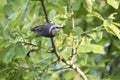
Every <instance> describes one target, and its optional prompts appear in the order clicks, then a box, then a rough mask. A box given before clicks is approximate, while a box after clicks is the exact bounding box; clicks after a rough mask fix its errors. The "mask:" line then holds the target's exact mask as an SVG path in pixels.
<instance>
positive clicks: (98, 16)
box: [87, 12, 104, 20]
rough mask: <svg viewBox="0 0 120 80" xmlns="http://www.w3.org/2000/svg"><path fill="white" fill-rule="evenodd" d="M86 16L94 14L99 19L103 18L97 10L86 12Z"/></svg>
mask: <svg viewBox="0 0 120 80" xmlns="http://www.w3.org/2000/svg"><path fill="white" fill-rule="evenodd" d="M87 16H95V17H97V18H98V19H100V20H104V18H103V17H102V16H101V15H100V14H99V13H97V12H91V13H88V14H87Z"/></svg>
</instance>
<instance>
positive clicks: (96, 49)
mask: <svg viewBox="0 0 120 80" xmlns="http://www.w3.org/2000/svg"><path fill="white" fill-rule="evenodd" d="M78 52H82V53H88V52H93V53H100V54H103V53H104V47H103V46H101V45H96V44H85V45H79V47H78Z"/></svg>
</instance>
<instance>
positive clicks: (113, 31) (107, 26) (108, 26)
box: [103, 20, 120, 39]
mask: <svg viewBox="0 0 120 80" xmlns="http://www.w3.org/2000/svg"><path fill="white" fill-rule="evenodd" d="M103 25H104V27H105V29H106V31H107V32H109V33H111V34H113V35H115V36H117V37H118V38H119V39H120V29H119V28H118V27H117V26H116V25H114V24H112V23H109V21H107V20H105V21H104V24H103Z"/></svg>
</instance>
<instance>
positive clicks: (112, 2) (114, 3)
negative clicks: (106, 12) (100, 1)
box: [107, 0, 119, 9]
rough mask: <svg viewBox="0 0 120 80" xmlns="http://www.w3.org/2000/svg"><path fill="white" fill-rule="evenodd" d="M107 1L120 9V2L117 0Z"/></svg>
mask: <svg viewBox="0 0 120 80" xmlns="http://www.w3.org/2000/svg"><path fill="white" fill-rule="evenodd" d="M107 3H108V4H109V5H111V6H112V7H113V8H115V9H118V7H119V2H118V1H117V0H107Z"/></svg>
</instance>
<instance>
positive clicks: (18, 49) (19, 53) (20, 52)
mask: <svg viewBox="0 0 120 80" xmlns="http://www.w3.org/2000/svg"><path fill="white" fill-rule="evenodd" d="M26 54H27V50H26V49H25V47H24V46H23V45H22V44H21V43H17V44H16V45H15V58H24V57H25V56H26Z"/></svg>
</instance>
